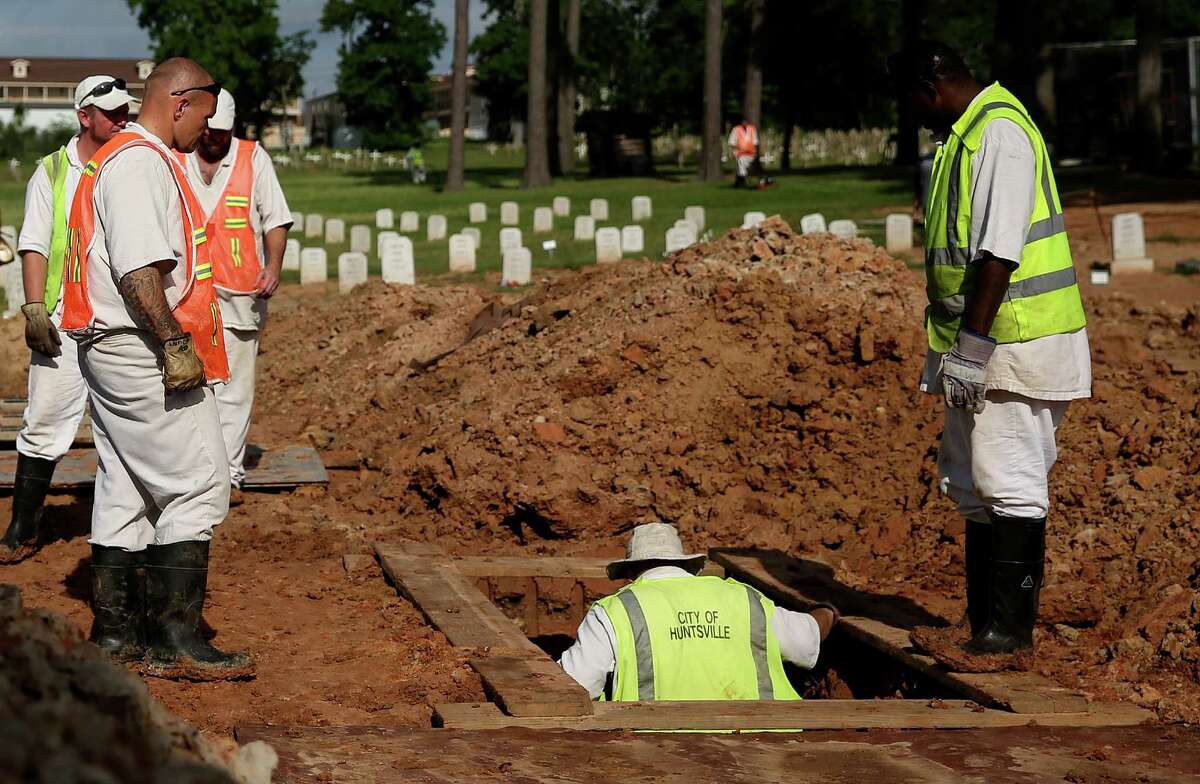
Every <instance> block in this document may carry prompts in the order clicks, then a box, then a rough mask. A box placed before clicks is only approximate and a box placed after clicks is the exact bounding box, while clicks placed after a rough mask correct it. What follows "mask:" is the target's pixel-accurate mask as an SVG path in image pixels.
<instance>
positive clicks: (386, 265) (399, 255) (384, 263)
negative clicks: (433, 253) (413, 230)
mask: <svg viewBox="0 0 1200 784" xmlns="http://www.w3.org/2000/svg"><path fill="white" fill-rule="evenodd" d="M379 263H380V266H381V267H382V272H383V282H384V283H398V284H401V285H405V286H412V285H413V284H415V283H416V275H415V274H414V271H413V244H412V240H410V239H409V238H408V237H398V238H397V239H396V240H394V241H388V243H387V244H386V245H384V247H383V250H382V251H381V252H380V254H379Z"/></svg>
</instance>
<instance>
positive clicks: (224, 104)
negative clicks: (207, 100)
mask: <svg viewBox="0 0 1200 784" xmlns="http://www.w3.org/2000/svg"><path fill="white" fill-rule="evenodd" d="M235 114H236V112H235V107H234V105H233V94H232V93H230V92H229V91H228V90H226V89H225V88H224V87H222V88H221V94H220V95H218V96H217V109H216V111H215V112H214V113H213V116H212V117H209V118H208V127H209V128H212V129H213V130H214V131H232V130H233V118H234V115H235Z"/></svg>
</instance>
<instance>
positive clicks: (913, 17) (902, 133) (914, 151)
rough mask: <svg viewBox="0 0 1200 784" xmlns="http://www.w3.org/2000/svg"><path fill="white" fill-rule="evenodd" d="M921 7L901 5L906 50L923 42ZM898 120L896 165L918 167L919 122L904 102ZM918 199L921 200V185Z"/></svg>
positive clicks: (916, 1) (914, 0) (906, 0)
mask: <svg viewBox="0 0 1200 784" xmlns="http://www.w3.org/2000/svg"><path fill="white" fill-rule="evenodd" d="M921 6H922V0H903V3H902V5H901V11H900V13H901V15H902V19H901V30H902V33H901V35H902V36H903V38H902V44H903V46H904V48H905V49H909V48H911V47H913V46H915V45H916V43H917V41H919V40H921ZM896 119H897V125H898V127H897V129H896V163H898V164H900V165H902V166H916V165H917V158H918V157H919V154H920V150H919V144H918V139H917V122H916V120H915V119H914V118H913V116H912V112H910V111H909V109H908V106H907V104H906V103H905V102H904V101H901V102H900V104H899V110H898V112H897V118H896ZM916 181H917V182H918V183H919V182H920V175H917V176H916ZM917 198H918V199H920V187H919V185H918V196H917Z"/></svg>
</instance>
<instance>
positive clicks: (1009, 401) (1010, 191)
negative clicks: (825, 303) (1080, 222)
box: [889, 43, 1092, 670]
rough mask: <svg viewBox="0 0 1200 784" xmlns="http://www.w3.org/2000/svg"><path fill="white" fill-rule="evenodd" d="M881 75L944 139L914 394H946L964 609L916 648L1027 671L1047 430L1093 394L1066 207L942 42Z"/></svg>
mask: <svg viewBox="0 0 1200 784" xmlns="http://www.w3.org/2000/svg"><path fill="white" fill-rule="evenodd" d="M889 70H890V73H891V76H892V79H893V81H894V84H895V88H896V90H897V94H898V96H899V99H900V100H902V101H907V102H908V103H909V105H910V106H911V107H912V108H913V111H914V112H915V116H917V117H918V118H919V119H920V120H921V122H922V124H924V125H925V126H926V127H928V128H930V129H931V130H933V131H934V133H935V134H936V135H937V138H939V139H940V146H939V149H938V153H937V156H936V158H935V163H934V170H933V174H932V177H931V181H930V188H929V196H928V201H927V204H926V210H925V215H926V238H927V239H926V255H925V264H926V275H927V290H928V292H929V296H930V306H929V308H928V309H927V311H926V330H927V332H928V335H929V352H928V354H927V357H926V361H925V369H924V372H923V374H922V377H921V384H920V386H921V389H922V390H923V391H925V392H929V393H933V394H938V395H942V396H943V397H944V399H945V406H946V407H945V426H944V430H943V433H942V442H941V451H940V454H939V456H938V471H939V473H940V475H941V489H942V491H943V492H945V493H946V494H947V495H949V496H950V498H951V499H953V500H954V501H955V502H957V504H958V512H959V514H960V515H962V516H963V517H964V518H965V519H966V559H965V560H966V576H967V612H966V615H965V617H964V619H963V621H961V622H960V624H959V625H958V627H956V628H955V629H954V630H953V632H952V633H950V634H947V633H946V630H945V629H923V630H917V631H916V632H915V633H914V635H913V640H914V642H915V643H916V644H918V645H919V646H921V647H923V648H925V649H927V650H929V651H930V653H932V654H934V655H935V656H936V657H938V658H939V659H940V660H941V661H943V663H945V664H947V665H949V666H951V667H955V668H957V669H960V670H995V669H1002V668H1016V667H1023V666H1027V665H1028V663H1029V660H1030V658H1031V656H1030V654H1031V652H1032V646H1033V630H1034V626H1035V624H1036V620H1037V605H1038V594H1039V591H1040V588H1041V584H1042V575H1043V568H1044V567H1043V561H1044V554H1045V537H1046V516H1047V514H1048V513H1049V507H1050V500H1049V485H1048V480H1047V476H1048V474H1049V471H1050V469H1051V467H1052V466H1053V465H1054V462H1055V460H1056V459H1057V455H1058V452H1057V446H1056V443H1055V433H1056V431H1057V428H1058V426H1059V424H1060V423H1061V422H1062V420H1063V417H1064V416H1065V415H1066V412H1067V407H1068V406H1069V405H1070V401H1072V400H1078V399H1080V398H1086V397H1089V396H1090V395H1091V385H1092V375H1091V357H1090V351H1089V347H1088V335H1087V329H1086V323H1087V319H1086V316H1085V314H1084V310H1083V303H1082V301H1081V299H1080V295H1079V287H1078V285H1077V284H1076V280H1075V268H1074V262H1073V260H1072V257H1071V249H1070V244H1069V242H1068V240H1067V233H1066V225H1065V223H1064V220H1063V214H1062V204H1061V201H1060V199H1059V196H1058V192H1057V188H1056V186H1055V181H1054V174H1053V171H1052V169H1051V165H1050V156H1049V153H1048V151H1047V149H1046V145H1045V142H1044V140H1043V139H1042V135H1041V133H1040V131H1039V130H1038V129H1037V126H1036V125H1035V124H1034V123H1033V121H1032V120H1031V119H1030V118H1029V113H1028V112H1027V111H1026V110H1025V108H1024V107H1023V106H1022V105H1021V103H1020V101H1019V100H1018V99H1017V98H1016V96H1014V95H1013V94H1012V93H1010V92H1009V91H1008V90H1006V89H1004V88H1003V87H1002V86H1000V85H999V84H998V83H996V84H992V85H990V86H984V85H982V84H980V83H979V82H978V81H976V80H975V79H974V77H973V76H972V75H971V73H970V71H969V70H968V69H967V67H966V66H965V65H964V64H963V61H962V58H961V57H959V55H958V54H957V53H955V52H954V51H953V50H952V49H950V48H949V47H946V46H945V45H943V44H938V43H923V44H921V45H919V46H917V47H915V48H914V49H912V50H908V51H905V52H901V53H899V54H897V55H893V56H892V58H891V59H890V60H889ZM964 186H965V188H964ZM960 646H961V647H960Z"/></svg>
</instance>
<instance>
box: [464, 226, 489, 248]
mask: <svg viewBox="0 0 1200 784" xmlns="http://www.w3.org/2000/svg"><path fill="white" fill-rule="evenodd" d="M459 234H466V235H467V236H468V237H470V238H471V240H472V241H473V242H474V243H475V250H479V246H480V245H482V244H483V232H481V231H480V230H479V228H478V227H476V226H467V227H466V228H465V229H463V230H462V231H460V232H459Z"/></svg>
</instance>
